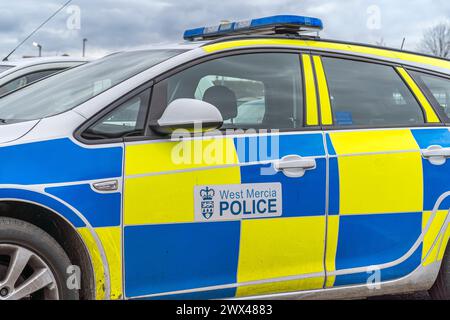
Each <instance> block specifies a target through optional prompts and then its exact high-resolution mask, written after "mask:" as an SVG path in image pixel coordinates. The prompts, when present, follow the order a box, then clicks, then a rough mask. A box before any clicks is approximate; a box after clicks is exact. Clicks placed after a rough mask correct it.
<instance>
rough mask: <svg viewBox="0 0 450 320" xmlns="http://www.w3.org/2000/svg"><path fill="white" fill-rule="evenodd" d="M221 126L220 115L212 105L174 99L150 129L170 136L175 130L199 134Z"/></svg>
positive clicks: (193, 100)
mask: <svg viewBox="0 0 450 320" xmlns="http://www.w3.org/2000/svg"><path fill="white" fill-rule="evenodd" d="M222 124H223V118H222V114H221V113H220V111H219V109H217V108H216V107H215V106H213V105H212V104H210V103H207V102H204V101H201V100H196V99H176V100H174V101H172V102H171V103H170V104H169V105H168V106H167V108H166V110H165V111H164V113H163V115H162V116H161V118H160V119H159V120H157V121H154V122H152V123H151V124H150V128H151V129H152V130H154V131H156V132H158V133H160V134H170V133H172V132H173V131H175V130H176V129H187V130H189V131H191V132H193V133H199V132H205V131H210V130H214V129H217V128H220V127H221V126H222Z"/></svg>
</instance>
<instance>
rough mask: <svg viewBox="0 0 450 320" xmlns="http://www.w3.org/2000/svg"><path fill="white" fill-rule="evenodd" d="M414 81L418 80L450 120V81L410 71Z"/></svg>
mask: <svg viewBox="0 0 450 320" xmlns="http://www.w3.org/2000/svg"><path fill="white" fill-rule="evenodd" d="M410 73H411V74H412V76H413V77H414V79H416V80H418V82H419V83H421V84H422V85H423V86H424V87H425V88H427V89H428V90H429V91H430V93H431V95H432V96H433V97H434V99H436V102H437V104H439V105H440V106H441V108H442V109H443V111H444V113H445V114H446V115H447V118H450V80H449V79H446V78H441V77H438V76H432V75H428V74H425V73H421V72H416V71H412V72H411V71H410Z"/></svg>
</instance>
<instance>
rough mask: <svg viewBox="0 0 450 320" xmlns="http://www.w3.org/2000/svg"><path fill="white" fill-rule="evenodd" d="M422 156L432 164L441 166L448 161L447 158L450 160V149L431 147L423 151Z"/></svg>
mask: <svg viewBox="0 0 450 320" xmlns="http://www.w3.org/2000/svg"><path fill="white" fill-rule="evenodd" d="M422 156H423V157H424V158H425V159H428V161H430V163H431V164H434V165H437V166H440V165H443V164H444V163H445V162H446V161H447V158H450V148H442V147H441V146H430V147H428V148H427V149H426V150H422Z"/></svg>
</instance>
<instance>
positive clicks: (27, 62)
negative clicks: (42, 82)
mask: <svg viewBox="0 0 450 320" xmlns="http://www.w3.org/2000/svg"><path fill="white" fill-rule="evenodd" d="M88 61H89V59H85V58H75V57H36V58H21V59H15V60H8V61H1V62H0V66H10V67H21V68H23V67H29V66H34V65H38V64H44V63H57V62H88Z"/></svg>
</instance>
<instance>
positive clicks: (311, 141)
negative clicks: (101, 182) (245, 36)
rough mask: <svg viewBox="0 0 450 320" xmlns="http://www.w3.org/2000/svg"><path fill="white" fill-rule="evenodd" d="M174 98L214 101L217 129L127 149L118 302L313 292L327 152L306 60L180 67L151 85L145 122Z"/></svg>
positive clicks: (219, 61) (293, 57) (255, 58)
mask: <svg viewBox="0 0 450 320" xmlns="http://www.w3.org/2000/svg"><path fill="white" fill-rule="evenodd" d="M302 70H304V71H305V72H304V77H302V76H301V75H302ZM180 98H189V99H201V100H204V101H206V102H209V103H211V104H213V105H215V106H216V107H217V108H218V109H219V110H220V112H221V114H222V117H223V119H224V125H223V127H222V128H221V131H218V132H213V133H210V134H209V135H200V136H191V135H184V136H183V137H182V139H178V138H177V137H175V136H172V137H161V136H159V137H158V136H154V135H152V134H150V136H151V138H150V139H149V140H145V141H134V142H127V143H126V153H125V180H124V213H123V214H124V216H123V223H124V272H125V294H126V296H127V297H129V298H137V297H140V298H158V297H163V298H168V297H177V298H180V297H184V298H226V297H235V296H238V297H242V296H254V295H264V294H274V293H279V292H290V291H299V290H305V289H318V288H323V284H324V278H325V270H324V264H323V259H324V253H325V231H326V215H325V205H326V157H325V156H326V155H325V150H324V143H323V136H322V134H321V132H320V130H318V111H317V97H316V92H315V87H314V77H313V70H312V62H311V60H310V57H309V55H303V56H300V55H299V54H298V53H295V52H259V53H258V52H253V53H245V54H244V53H241V54H236V53H235V54H232V53H228V54H227V55H224V56H219V57H216V58H214V59H211V58H210V59H208V60H207V61H204V62H202V63H198V64H195V65H193V66H190V67H184V68H183V69H181V70H178V71H176V72H173V73H172V74H170V75H167V76H164V77H162V78H161V79H157V80H156V84H155V85H154V87H153V92H152V102H151V107H150V121H155V120H158V119H159V118H160V117H161V115H162V113H163V112H164V109H165V108H166V106H167V105H168V103H170V102H171V101H174V100H176V99H180ZM304 105H305V107H304ZM304 109H305V110H306V112H305V114H304ZM269 129H275V130H269ZM279 130H281V131H282V132H279ZM181 133H182V132H180V134H181ZM227 133H228V134H227ZM183 134H186V133H185V132H184V133H183Z"/></svg>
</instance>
